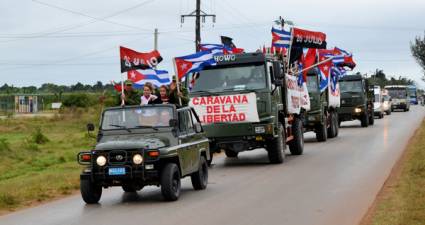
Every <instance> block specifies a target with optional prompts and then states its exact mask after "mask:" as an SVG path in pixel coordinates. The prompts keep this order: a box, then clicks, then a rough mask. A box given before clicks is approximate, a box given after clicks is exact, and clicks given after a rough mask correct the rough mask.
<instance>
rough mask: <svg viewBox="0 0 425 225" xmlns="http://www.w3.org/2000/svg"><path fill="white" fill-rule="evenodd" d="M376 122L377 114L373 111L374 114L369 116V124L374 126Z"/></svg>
mask: <svg viewBox="0 0 425 225" xmlns="http://www.w3.org/2000/svg"><path fill="white" fill-rule="evenodd" d="M374 123H375V116H374V115H373V113H372V115H370V116H369V125H370V126H372V125H373V124H374Z"/></svg>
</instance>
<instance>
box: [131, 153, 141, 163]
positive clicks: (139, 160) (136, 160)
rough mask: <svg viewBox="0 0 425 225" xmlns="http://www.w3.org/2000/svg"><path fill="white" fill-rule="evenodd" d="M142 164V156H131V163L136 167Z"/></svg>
mask: <svg viewBox="0 0 425 225" xmlns="http://www.w3.org/2000/svg"><path fill="white" fill-rule="evenodd" d="M142 162H143V156H142V155H140V154H136V155H134V156H133V163H134V164H136V165H140V164H142Z"/></svg>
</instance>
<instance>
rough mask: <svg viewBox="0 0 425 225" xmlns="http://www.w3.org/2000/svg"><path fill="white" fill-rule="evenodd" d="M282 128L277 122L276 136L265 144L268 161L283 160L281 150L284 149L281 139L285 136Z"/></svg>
mask: <svg viewBox="0 0 425 225" xmlns="http://www.w3.org/2000/svg"><path fill="white" fill-rule="evenodd" d="M283 132H284V129H283V126H282V124H279V132H278V134H277V135H278V137H276V138H274V139H273V140H271V141H270V144H269V145H267V153H268V156H269V161H270V163H273V164H279V163H282V162H283V158H284V157H285V153H284V152H283V151H284V149H285V146H284V143H283V140H284V138H285V135H284V133H283Z"/></svg>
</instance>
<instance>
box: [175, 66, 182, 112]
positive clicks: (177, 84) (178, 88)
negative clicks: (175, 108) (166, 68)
mask: <svg viewBox="0 0 425 225" xmlns="http://www.w3.org/2000/svg"><path fill="white" fill-rule="evenodd" d="M173 66H174V76H175V77H176V88H177V96H178V97H179V104H180V106H183V104H182V99H181V98H180V82H179V76H178V71H177V64H176V58H173Z"/></svg>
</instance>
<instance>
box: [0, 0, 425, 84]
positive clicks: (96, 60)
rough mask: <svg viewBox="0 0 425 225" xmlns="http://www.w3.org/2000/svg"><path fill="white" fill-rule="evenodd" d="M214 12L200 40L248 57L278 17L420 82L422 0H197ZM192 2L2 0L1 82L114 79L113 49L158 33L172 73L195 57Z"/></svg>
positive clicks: (364, 68)
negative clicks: (226, 42) (226, 40)
mask: <svg viewBox="0 0 425 225" xmlns="http://www.w3.org/2000/svg"><path fill="white" fill-rule="evenodd" d="M201 1H202V10H203V11H205V12H207V13H211V14H216V15H217V21H216V23H215V24H213V23H212V20H211V18H207V19H206V22H205V23H204V24H203V27H202V42H203V43H219V41H220V39H219V36H220V35H225V36H230V37H232V38H234V42H235V44H236V45H237V46H238V47H242V48H245V50H247V51H255V50H256V49H258V48H259V47H260V46H262V45H263V44H266V45H269V44H270V42H271V33H270V29H271V26H272V25H273V21H274V20H275V19H277V18H278V17H279V16H283V17H284V18H286V19H289V20H292V21H293V22H294V23H295V25H296V26H297V27H299V28H304V29H310V30H315V31H321V32H324V33H326V34H327V41H328V48H330V47H333V46H338V47H340V48H342V49H345V50H348V51H350V52H353V54H354V59H355V61H356V62H357V65H358V66H357V68H356V69H355V72H357V71H360V72H362V73H369V74H371V73H373V72H374V71H375V69H377V68H378V69H383V70H384V72H385V73H386V74H387V75H389V76H396V77H398V76H400V75H401V76H406V77H408V78H411V79H414V80H415V81H417V82H418V84H419V85H420V86H421V87H422V88H425V83H424V82H422V81H420V77H421V76H422V74H423V71H422V70H421V68H420V67H419V66H418V65H417V64H416V62H415V60H414V59H413V58H412V56H411V53H410V49H409V43H410V42H411V41H413V40H414V38H415V37H416V36H420V35H423V34H424V30H425V13H424V12H425V1H423V0H374V1H371V0H356V1H333V0H321V1H314V2H313V1H306V0H298V1H284V0H261V1H247V0H201ZM195 2H196V0H126V1H123V0H108V1H105V0H34V1H32V0H1V1H0V15H1V20H0V85H2V84H3V83H8V84H13V85H15V86H28V85H36V86H39V85H41V84H43V83H47V82H50V83H56V84H67V85H69V84H74V83H76V82H82V83H88V84H93V83H95V82H96V81H98V80H100V81H102V82H109V81H111V80H116V81H119V80H120V79H121V76H122V75H121V74H120V68H119V66H120V64H119V46H120V45H123V46H126V47H129V48H132V49H134V50H136V51H140V52H144V51H151V50H152V48H153V30H154V28H158V29H159V32H160V34H159V51H160V53H161V55H162V56H163V58H164V61H163V62H162V63H161V64H160V65H159V68H160V69H166V70H169V71H170V72H171V73H172V70H173V69H172V68H173V67H172V64H171V58H172V57H174V56H181V55H186V54H189V53H193V52H194V22H195V21H194V19H192V18H187V19H186V20H185V21H184V23H183V24H181V23H180V16H179V15H180V14H187V13H190V12H192V11H193V10H194V8H195Z"/></svg>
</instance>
